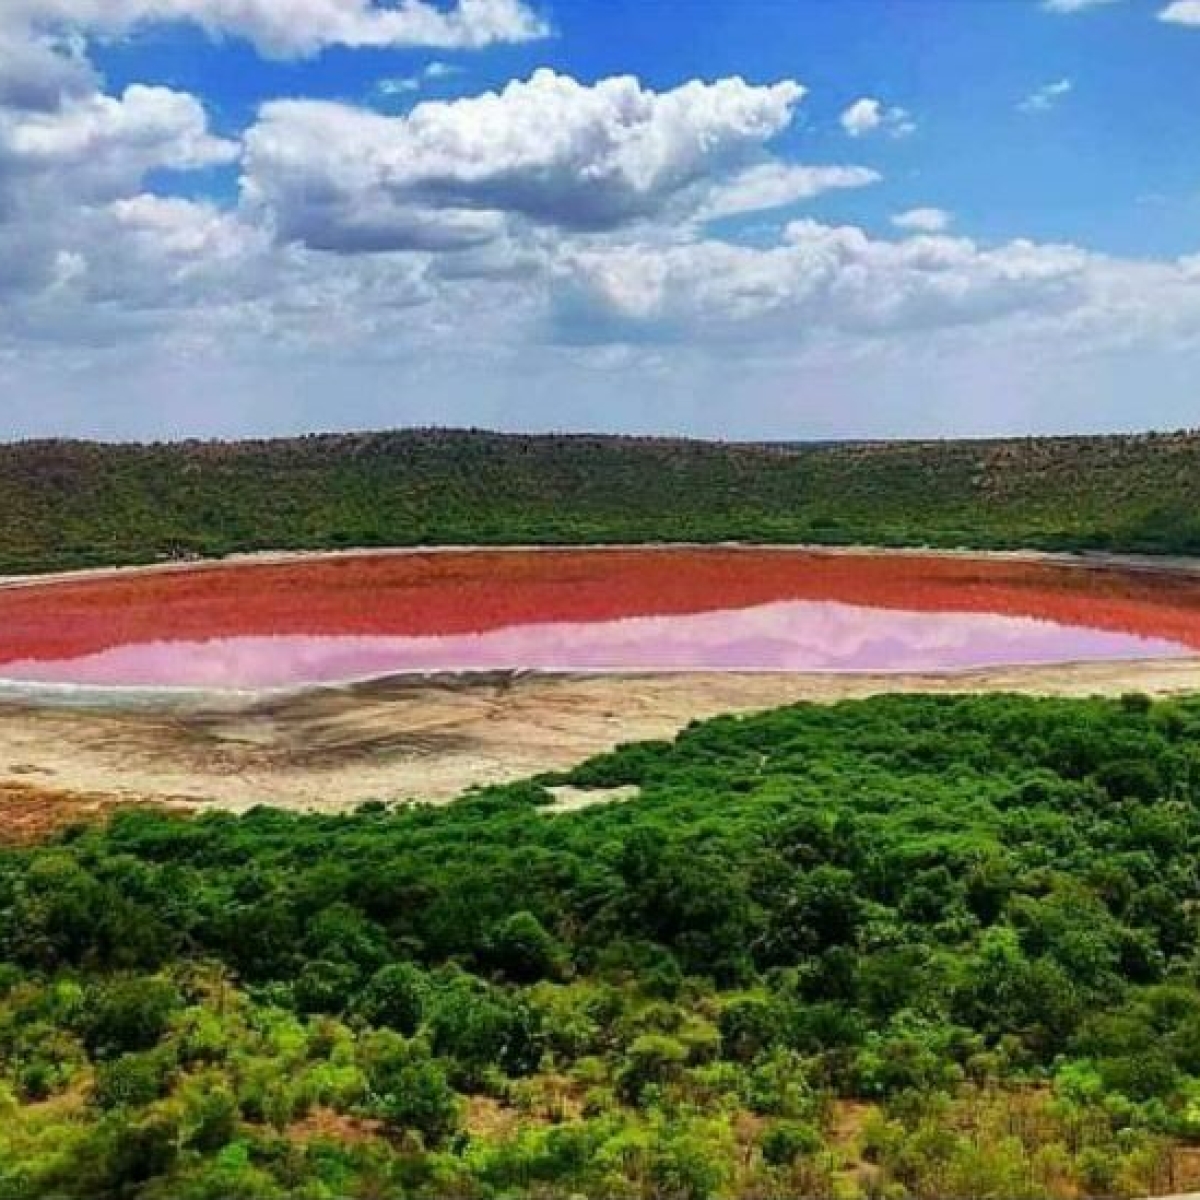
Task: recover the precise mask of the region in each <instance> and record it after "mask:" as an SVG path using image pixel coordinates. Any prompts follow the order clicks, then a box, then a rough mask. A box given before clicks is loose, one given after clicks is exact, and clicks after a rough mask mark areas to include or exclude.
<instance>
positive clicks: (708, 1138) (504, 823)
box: [0, 696, 1200, 1200]
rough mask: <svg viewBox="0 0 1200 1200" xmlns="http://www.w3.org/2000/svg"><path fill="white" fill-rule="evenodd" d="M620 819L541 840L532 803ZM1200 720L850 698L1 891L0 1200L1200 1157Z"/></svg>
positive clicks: (1151, 710)
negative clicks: (450, 800) (565, 797)
mask: <svg viewBox="0 0 1200 1200" xmlns="http://www.w3.org/2000/svg"><path fill="white" fill-rule="evenodd" d="M564 782H568V783H571V784H573V785H575V786H577V787H583V788H594V789H607V788H612V787H616V786H626V785H634V786H636V788H638V789H640V796H639V798H638V799H636V800H632V801H625V802H620V803H608V804H598V805H596V806H594V807H591V808H589V809H586V810H584V811H580V812H575V813H572V814H569V815H568V814H556V813H554V812H553V811H551V806H550V805H549V804H548V801H549V800H550V797H549V795H548V794H547V792H546V791H545V790H544V786H549V785H552V784H559V783H564ZM1198 850H1200V701H1197V700H1190V699H1189V700H1179V701H1173V702H1164V703H1157V704H1150V703H1149V702H1147V701H1145V700H1143V699H1141V698H1138V697H1130V698H1128V699H1126V700H1124V701H1119V702H1117V701H1111V702H1110V701H1102V700H1095V701H1054V700H1034V699H1022V698H1015V697H1008V696H989V697H973V698H967V697H963V698H921V697H903V696H896V697H881V698H878V699H873V700H870V701H865V702H855V703H846V704H841V705H837V706H832V707H819V706H799V707H795V708H790V709H785V710H781V711H778V712H774V713H770V714H766V715H762V716H756V717H750V718H723V719H719V720H716V721H712V722H708V723H705V724H702V725H696V726H693V727H691V728H690V729H689V730H688V731H687V732H685V733H684V734H683V735H682V736H681V737H680V738H679V739H678V741H677V742H675V743H671V744H668V743H652V744H645V745H634V746H629V747H625V748H622V749H620V750H618V751H616V752H614V753H613V754H610V755H607V756H604V757H601V758H599V759H595V760H593V761H591V762H588V763H586V764H584V765H582V766H581V767H579V768H578V769H576V770H575V771H573V772H571V773H570V774H569V775H567V776H559V777H555V778H553V779H546V780H541V781H536V782H533V783H528V784H522V785H516V786H509V787H504V788H496V789H490V790H487V791H483V792H479V793H476V794H473V795H471V796H468V797H466V798H465V799H463V800H462V801H460V802H458V803H457V804H455V805H451V806H449V807H446V808H441V809H435V808H429V807H423V806H417V807H410V808H401V809H395V810H390V809H388V808H385V807H384V806H382V805H375V806H368V808H366V809H364V810H363V811H361V812H359V813H357V814H355V815H354V816H351V817H343V818H332V817H312V816H297V815H288V814H286V813H283V812H279V811H269V810H259V811H256V812H254V813H251V814H250V815H248V816H246V817H244V818H241V819H235V818H233V817H229V816H225V815H216V814H214V815H207V816H203V817H199V818H196V819H192V820H184V819H181V818H179V817H173V816H169V815H163V814H155V813H152V812H147V811H130V812H126V813H124V814H122V815H120V816H118V817H117V818H116V819H114V820H113V821H112V822H111V823H110V824H109V825H108V826H106V827H104V828H98V827H91V828H80V829H77V830H72V831H70V832H69V833H67V834H65V835H63V836H62V837H61V838H60V839H59V840H58V841H57V842H55V843H53V844H49V845H44V846H39V847H35V848H27V849H19V850H18V849H14V850H8V851H5V852H4V853H3V854H2V855H0V964H2V965H0V1197H3V1198H4V1200H27V1198H33V1197H62V1198H64V1200H70V1198H72V1197H114V1198H115V1197H136V1198H139V1200H141V1198H145V1200H155V1198H165V1197H171V1198H172V1200H201V1198H204V1200H241V1198H246V1200H250V1198H257V1197H281V1198H282V1197H312V1198H317V1197H320V1198H333V1197H362V1198H363V1200H367V1198H383V1197H413V1198H416V1197H422V1198H425V1197H428V1198H433V1197H437V1198H438V1200H444V1198H446V1197H464V1198H467V1197H470V1198H475V1197H478V1198H480V1200H483V1198H491V1197H546V1198H549V1197H567V1196H584V1197H606V1198H607V1197H618V1198H619V1197H637V1198H645V1200H649V1198H651V1197H664V1198H671V1200H699V1198H700V1197H709V1196H712V1197H732V1196H737V1197H763V1198H766V1197H780V1198H783V1197H796V1196H811V1197H823V1196H834V1195H837V1196H852V1195H867V1196H876V1197H896V1198H900V1197H910V1196H911V1197H940V1198H945V1197H965V1196H971V1197H976V1198H986V1197H996V1198H1001V1197H1002V1198H1004V1200H1019V1198H1022V1197H1037V1196H1054V1197H1060V1196H1061V1197H1074V1196H1078V1195H1087V1196H1109V1195H1132V1194H1138V1193H1143V1194H1144V1193H1146V1192H1149V1191H1153V1190H1156V1189H1157V1190H1167V1189H1168V1188H1169V1187H1170V1186H1171V1185H1172V1184H1179V1183H1184V1182H1187V1180H1186V1178H1185V1177H1184V1175H1183V1174H1182V1173H1183V1172H1184V1171H1185V1168H1186V1164H1187V1162H1188V1161H1189V1160H1188V1155H1187V1152H1186V1150H1181V1149H1180V1147H1184V1146H1186V1144H1187V1143H1188V1142H1190V1141H1192V1140H1194V1139H1200V987H1198V983H1200V958H1198V954H1197V952H1198V948H1200V943H1198V934H1200V927H1198V920H1200V873H1198V869H1197V868H1198V861H1200V860H1198V858H1197V852H1198Z"/></svg>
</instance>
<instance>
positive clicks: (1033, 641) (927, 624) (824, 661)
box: [0, 600, 1194, 688]
mask: <svg viewBox="0 0 1200 1200" xmlns="http://www.w3.org/2000/svg"><path fill="white" fill-rule="evenodd" d="M1192 653H1194V651H1192V650H1191V649H1190V648H1189V647H1188V646H1186V645H1184V644H1183V643H1181V642H1177V641H1173V640H1170V639H1168V638H1162V637H1151V636H1141V635H1138V634H1134V633H1129V632H1122V631H1112V630H1105V629H1095V628H1089V627H1086V626H1076V625H1067V624H1059V623H1056V622H1053V621H1048V620H1038V619H1034V618H1030V617H1019V616H1006V615H999V614H995V613H979V612H922V611H914V612H908V611H902V610H900V611H898V610H892V609H880V608H872V607H867V606H863V605H856V604H846V603H840V602H832V601H813V600H787V601H779V602H775V603H768V604H759V605H753V606H749V607H745V608H739V609H727V610H718V611H709V612H698V613H682V614H669V615H657V616H634V617H623V618H619V619H613V620H591V621H553V622H541V623H526V624H517V625H508V626H502V627H499V628H492V629H487V630H484V631H481V632H476V633H454V634H447V635H442V636H438V635H431V636H411V635H407V636H397V635H383V636H380V635H370V636H358V635H336V636H328V635H322V634H315V635H314V634H286V635H279V636H263V635H259V634H254V635H240V636H230V637H218V638H207V639H181V640H158V641H134V642H127V643H125V644H118V645H114V646H111V647H109V648H107V649H104V650H100V651H96V652H93V653H88V654H81V655H75V656H67V657H59V658H47V659H39V658H25V659H21V660H18V661H13V662H8V663H3V664H2V665H0V676H2V677H4V678H8V679H14V680H25V681H37V682H46V683H75V684H85V685H98V686H116V685H121V686H141V687H158V686H172V687H211V688H261V687H283V686H289V685H297V684H305V683H326V682H335V681H344V680H349V679H357V678H368V677H372V676H379V675H386V674H392V673H401V672H410V671H459V670H495V669H507V668H512V669H528V670H550V671H703V670H711V671H950V670H962V669H966V668H971V667H984V666H992V665H1009V664H1041V663H1063V662H1078V661H1089V660H1120V659H1126V660H1128V659H1137V658H1157V657H1184V656H1187V655H1189V654H1192Z"/></svg>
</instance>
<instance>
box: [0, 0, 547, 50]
mask: <svg viewBox="0 0 1200 1200" xmlns="http://www.w3.org/2000/svg"><path fill="white" fill-rule="evenodd" d="M4 3H5V7H4V10H3V13H0V22H7V23H9V24H16V23H18V22H20V23H24V24H25V25H26V26H28V27H32V28H37V27H49V28H54V27H63V26H65V27H68V28H71V29H75V30H81V31H86V32H89V33H90V32H95V33H121V32H126V31H128V30H132V29H136V28H138V27H140V26H151V25H159V24H168V23H187V24H191V25H195V26H197V27H199V28H200V29H202V30H204V31H205V32H206V33H208V34H209V35H211V36H214V37H219V36H231V37H240V38H245V39H247V40H249V41H251V42H253V43H254V45H255V46H257V47H258V49H259V50H261V51H263V52H264V53H267V54H271V55H277V56H281V57H299V56H307V55H312V54H316V53H318V52H319V51H321V50H323V49H324V48H325V47H327V46H350V47H367V46H377V47H388V46H393V47H394V46H413V47H429V48H435V47H436V48H463V49H476V48H479V47H482V46H488V45H492V44H494V43H501V42H525V41H530V40H533V39H535V38H540V37H544V36H545V35H546V34H547V33H548V32H549V29H548V26H547V25H546V22H545V21H544V20H543V19H542V18H541V17H540V16H539V15H538V14H537V13H535V12H534V11H533V10H532V9H531V8H529V7H527V6H526V5H525V4H524V3H523V2H522V0H456V3H453V4H450V5H448V6H447V5H443V4H435V3H433V2H432V0H404V2H403V3H401V4H397V5H391V4H379V3H375V2H374V0H4Z"/></svg>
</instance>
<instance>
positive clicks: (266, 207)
mask: <svg viewBox="0 0 1200 1200" xmlns="http://www.w3.org/2000/svg"><path fill="white" fill-rule="evenodd" d="M407 425H441V426H472V427H486V428H494V429H507V430H526V431H543V430H559V431H580V430H594V431H603V432H627V433H637V434H685V435H692V436H700V437H722V438H737V439H773V440H774V439H796V440H808V439H818V438H858V437H868V438H876V437H952V436H969V435H1008V434H1034V433H1062V432H1102V431H1110V430H1139V429H1150V428H1159V429H1175V428H1182V427H1195V426H1200V0H0V440H11V439H18V438H25V437H43V436H79V437H96V438H105V439H121V440H124V439H143V440H148V439H163V438H182V437H205V438H207V437H244V436H259V435H271V434H293V433H301V432H309V431H317V430H338V429H365V428H392V427H398V426H407Z"/></svg>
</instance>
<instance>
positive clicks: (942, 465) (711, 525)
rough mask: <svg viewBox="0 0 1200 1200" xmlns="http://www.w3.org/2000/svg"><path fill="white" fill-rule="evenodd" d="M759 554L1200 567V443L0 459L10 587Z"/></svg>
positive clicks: (474, 446)
mask: <svg viewBox="0 0 1200 1200" xmlns="http://www.w3.org/2000/svg"><path fill="white" fill-rule="evenodd" d="M735 538H737V539H745V540H755V541H776V542H813V543H850V542H860V543H876V544H881V545H933V546H971V547H977V548H987V547H1038V548H1043V549H1088V548H1092V549H1097V548H1099V549H1105V548H1107V549H1122V550H1144V551H1176V552H1185V551H1186V552H1195V551H1197V550H1200V434H1196V433H1193V434H1160V435H1155V434H1149V435H1144V436H1137V437H1096V438H1047V439H1024V440H1013V441H975V442H971V441H961V442H895V443H861V444H853V443H836V444H827V445H797V446H751V445H721V444H716V443H702V442H683V441H667V440H648V439H631V438H602V437H525V436H501V435H497V434H486V433H469V432H459V433H454V432H437V431H409V432H405V433H391V434H387V433H383V434H363V435H346V436H328V437H308V438H301V439H297V440H290V441H273V442H243V443H235V444H228V445H222V444H201V443H184V444H177V445H156V446H133V445H120V446H102V445H93V444H87V443H79V442H31V443H25V444H19V445H10V446H0V571H30V570H44V569H51V568H61V567H73V566H88V565H105V564H109V563H114V562H145V561H149V560H152V559H156V558H163V557H171V556H176V555H188V554H201V555H220V554H225V553H228V552H231V551H237V550H254V549H291V548H306V549H326V548H331V547H339V546H373V545H415V544H423V543H437V542H442V543H472V544H475V543H484V544H488V543H490V544H497V543H505V542H508V543H519V542H531V543H558V542H601V541H654V540H667V539H676V540H696V541H717V540H722V539H735Z"/></svg>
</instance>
